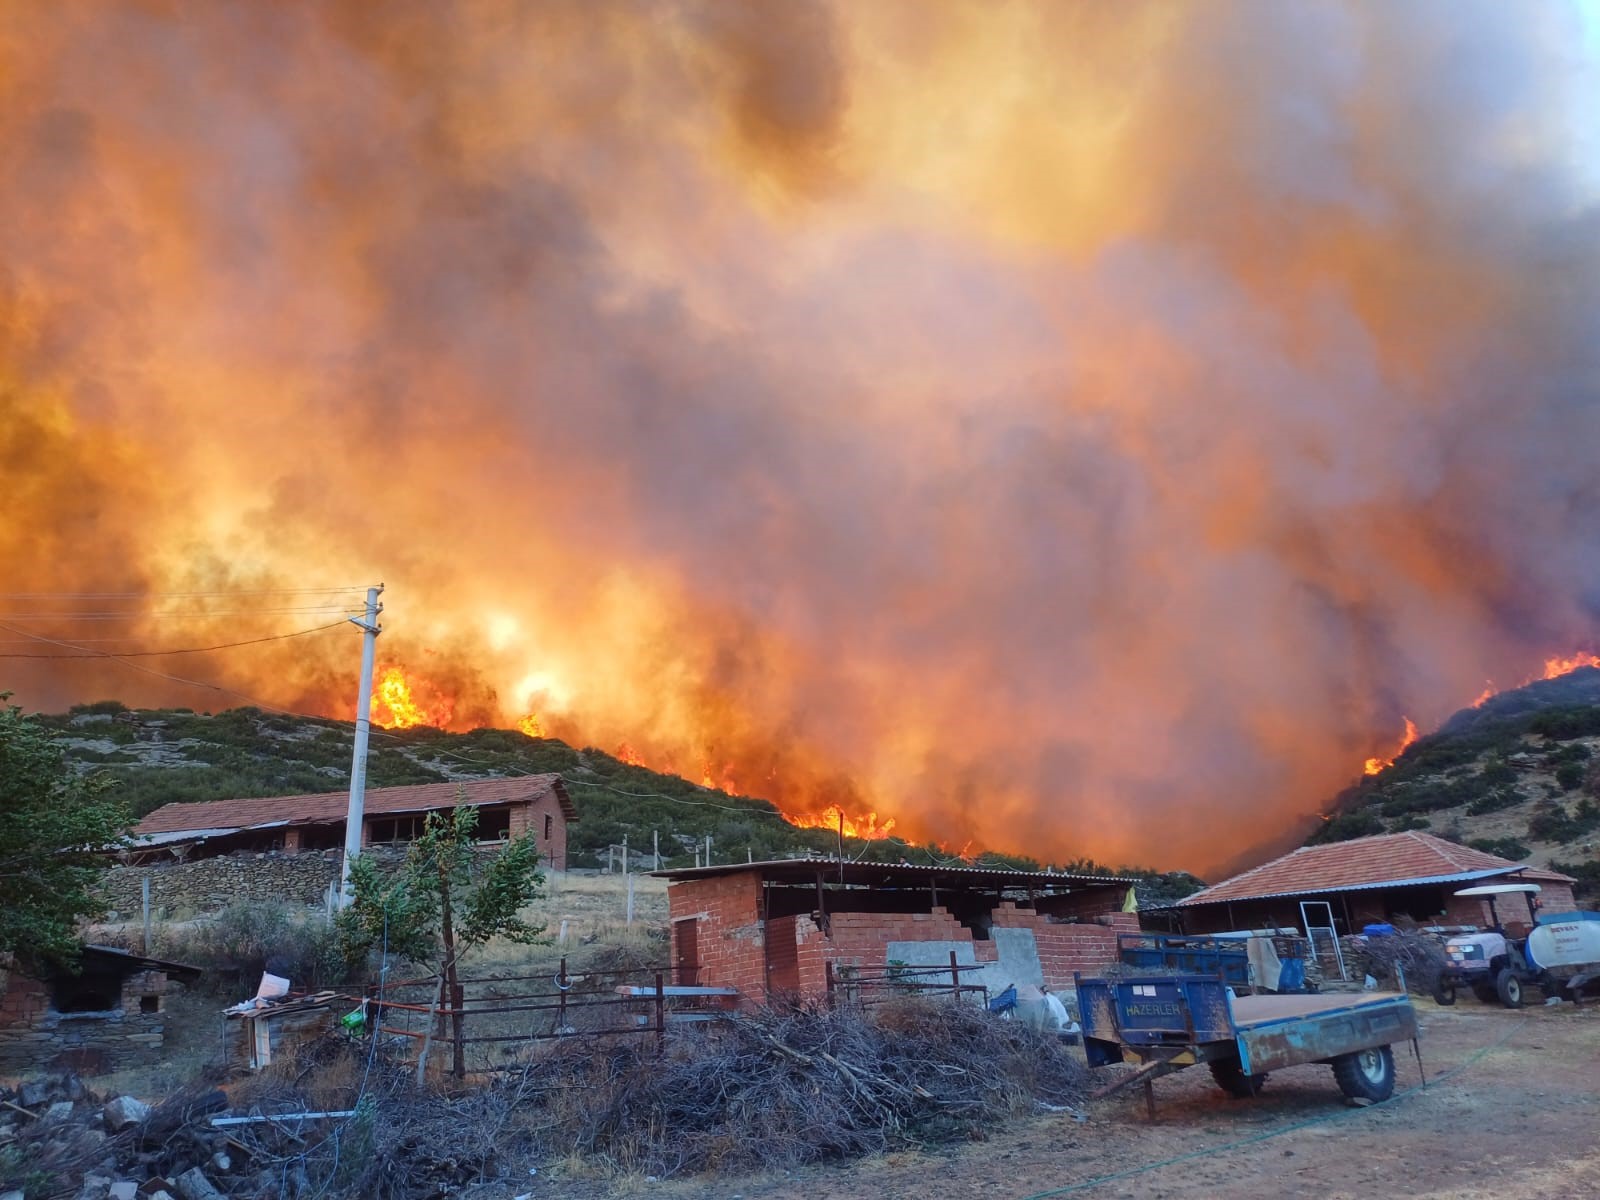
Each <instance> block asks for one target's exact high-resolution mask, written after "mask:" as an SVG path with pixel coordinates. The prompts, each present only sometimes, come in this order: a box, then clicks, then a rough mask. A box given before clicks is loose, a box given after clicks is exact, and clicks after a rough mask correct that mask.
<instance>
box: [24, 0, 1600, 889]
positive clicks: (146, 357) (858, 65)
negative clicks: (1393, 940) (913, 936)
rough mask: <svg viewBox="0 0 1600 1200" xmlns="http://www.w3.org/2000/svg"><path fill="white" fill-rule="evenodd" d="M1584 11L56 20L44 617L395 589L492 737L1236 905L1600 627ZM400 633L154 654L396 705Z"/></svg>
mask: <svg viewBox="0 0 1600 1200" xmlns="http://www.w3.org/2000/svg"><path fill="white" fill-rule="evenodd" d="M1584 33H1585V31H1584V28H1583V25H1582V20H1581V12H1580V10H1578V9H1577V8H1576V7H1574V8H1571V9H1568V8H1564V7H1562V6H1561V5H1558V4H1554V3H1552V4H1547V5H1518V6H1508V5H1503V4H1499V3H1492V2H1488V0H1485V2H1483V3H1467V2H1463V0H1436V2H1423V0H1408V2H1406V3H1396V4H1384V5H1367V4H1362V3H1355V2H1352V3H1349V4H1334V3H1327V4H1314V3H1296V2H1293V0H1259V2H1254V0H1236V2H1226V3H1221V2H1219V3H1213V4H1203V5H1202V4H1181V3H1173V4H1118V5H1105V4H1101V3H1092V2H1084V3H1067V2H1065V0H1062V2H1059V3H1057V2H1050V3H1045V2H1040V3H1037V4H1028V3H1009V4H995V3H991V2H989V0H972V2H971V3H957V2H951V3H937V4H934V3H927V2H925V0H903V2H900V3H895V2H892V0H876V2H874V3H870V4H857V3H848V2H846V0H837V2H836V3H832V4H826V3H816V4H810V3H802V2H798V0H797V2H793V3H788V2H786V3H776V2H774V3H770V4H746V3H741V2H739V0H725V2H718V0H677V2H675V3H671V2H669V3H646V2H642V0H641V2H640V3H637V4H627V3H615V4H594V3H591V2H589V0H570V2H567V3H559V2H553V0H541V2H537V3H535V2H533V0H474V2H465V0H464V2H445V0H412V2H409V3H402V2H396V3H387V4H383V5H375V4H370V3H367V2H366V0H345V2H342V3H340V2H334V0H328V2H322V3H317V2H312V0H295V2H292V0H280V2H275V3H270V4H268V3H263V4H254V5H251V4H180V3H176V2H169V0H142V2H140V0H128V2H125V3H121V4H99V3H88V2H82V3H74V2H62V3H56V4H10V5H6V6H4V8H3V9H0V168H3V172H4V178H5V180H6V186H5V188H4V189H3V191H0V469H3V478H4V482H5V519H4V523H3V524H0V565H3V567H4V575H5V579H6V581H7V584H6V587H5V588H4V589H3V590H4V591H5V592H7V593H10V594H13V595H14V594H16V593H61V592H73V593H99V592H117V593H121V592H161V593H171V592H180V591H200V590H227V589H240V588H263V587H269V586H276V587H306V586H312V585H317V586H321V585H324V584H340V585H347V584H364V583H366V582H369V581H375V580H378V579H382V580H383V581H384V582H385V583H386V584H387V585H388V587H389V592H388V594H387V596H386V598H385V599H386V602H387V603H388V611H387V612H386V614H385V620H386V624H387V626H388V632H386V633H385V634H384V638H383V641H382V643H381V652H382V655H383V657H384V659H385V661H386V662H389V663H394V664H398V665H401V666H403V667H404V668H405V670H406V671H407V673H408V674H409V675H411V676H412V677H414V678H415V679H417V680H418V682H419V686H426V687H427V688H429V689H432V690H433V691H434V692H436V693H438V694H441V695H448V696H449V697H450V698H451V701H452V710H451V711H452V716H451V720H452V721H453V722H454V723H455V724H457V725H458V726H461V727H467V726H470V725H472V724H475V723H481V722H494V723H509V722H511V721H514V720H515V719H516V718H517V717H519V716H521V715H523V714H525V713H527V712H530V711H537V712H538V713H539V714H540V716H541V719H542V721H543V722H544V724H545V726H546V728H548V729H549V730H550V731H551V732H553V733H557V734H561V735H563V736H566V737H569V738H570V739H572V740H575V741H577V742H579V743H583V742H588V743H592V744H596V745H600V746H602V747H605V748H608V749H609V748H611V747H613V746H615V745H616V744H618V743H621V742H624V741H626V742H627V743H628V744H629V745H630V746H631V747H632V748H633V749H634V750H636V751H638V752H639V753H640V754H641V755H642V756H643V757H644V758H645V760H646V761H648V762H650V763H651V764H652V765H658V766H669V765H670V766H673V767H675V768H676V769H678V770H679V771H681V772H682V773H684V774H687V775H690V776H691V777H697V776H698V775H699V774H700V773H702V772H705V773H707V774H709V775H711V776H712V778H714V779H715V780H717V781H718V782H728V783H730V784H731V785H732V786H734V787H735V788H737V789H739V790H743V791H748V792H750V793H752V794H757V795H765V796H769V797H772V798H774V799H776V800H778V801H780V803H783V804H785V805H787V806H790V807H795V808H802V807H814V806H818V805H821V804H824V803H827V802H830V801H843V802H845V803H846V804H847V805H850V806H853V807H875V808H877V809H879V810H880V811H881V812H889V813H893V814H894V815H895V816H897V817H898V818H899V820H900V828H901V830H902V831H904V832H907V833H910V834H913V835H917V836H921V837H930V838H935V839H938V840H939V841H941V842H943V843H945V844H947V845H950V846H952V847H960V846H962V845H964V844H967V843H969V842H971V843H974V844H976V845H989V846H994V847H997V848H1004V849H1012V850H1026V851H1030V852H1033V853H1035V854H1038V855H1041V856H1058V857H1067V856H1071V855H1074V854H1078V853H1089V854H1093V855H1095V856H1096V857H1099V858H1101V859H1104V860H1112V861H1119V860H1120V861H1127V860H1137V859H1142V860H1146V861H1149V860H1156V859H1159V860H1160V861H1161V862H1162V863H1163V864H1166V865H1183V866H1190V867H1196V868H1202V869H1204V868H1207V867H1211V866H1214V865H1215V864H1217V863H1218V862H1219V861H1221V860H1224V859H1226V858H1227V857H1229V856H1231V855H1232V854H1234V853H1235V852H1237V851H1238V850H1239V849H1240V848H1241V847H1242V846H1244V845H1246V844H1249V843H1251V842H1254V841H1258V840H1260V839H1262V838H1264V837H1267V836H1269V835H1272V834H1275V833H1283V832H1285V831H1287V830H1288V829H1290V828H1291V827H1292V826H1293V825H1294V824H1295V823H1296V822H1297V821H1300V820H1303V819H1304V818H1305V816H1306V814H1308V813H1310V812H1311V811H1313V810H1314V808H1315V807H1316V805H1317V803H1318V802H1319V801H1320V800H1322V799H1323V798H1324V797H1326V796H1327V795H1329V794H1330V793H1332V792H1333V791H1335V790H1337V788H1338V787H1339V786H1341V785H1342V784H1343V783H1345V782H1347V781H1348V779H1349V778H1350V777H1351V776H1352V775H1354V774H1355V773H1357V772H1358V771H1359V769H1360V764H1361V761H1362V759H1363V758H1364V757H1365V756H1366V755H1368V754H1370V753H1373V752H1374V751H1382V750H1386V749H1387V748H1390V747H1392V745H1393V744H1394V742H1395V741H1396V740H1397V739H1398V737H1399V735H1400V732H1401V728H1402V725H1401V718H1402V715H1403V714H1404V715H1410V716H1412V717H1414V718H1416V719H1417V720H1418V721H1419V722H1421V723H1422V725H1423V727H1424V728H1428V727H1429V725H1430V724H1432V723H1433V722H1436V721H1437V720H1438V719H1439V718H1440V717H1442V716H1443V715H1444V714H1446V713H1448V712H1449V711H1451V710H1453V709H1454V708H1456V707H1458V706H1460V705H1461V704H1464V703H1467V702H1470V700H1471V698H1472V697H1473V696H1474V695H1476V694H1477V693H1478V692H1479V691H1480V690H1481V689H1482V688H1483V686H1484V682H1485V680H1487V679H1493V680H1496V681H1498V682H1499V683H1500V684H1501V685H1509V684H1512V683H1516V682H1519V681H1520V680H1521V679H1523V678H1525V677H1526V676H1527V675H1528V674H1530V673H1532V672H1534V671H1536V670H1537V667H1538V663H1539V662H1540V661H1541V660H1542V658H1543V656H1544V655H1546V654H1548V653H1553V652H1557V651H1570V650H1571V649H1573V648H1575V647H1580V646H1586V645H1592V635H1593V632H1594V625H1595V618H1596V614H1597V609H1600V554H1597V542H1600V532H1597V531H1600V474H1597V472H1596V471H1595V453H1596V448H1597V447H1600V405H1597V404H1596V399H1597V397H1596V387H1597V381H1600V295H1597V293H1600V252H1597V247H1600V215H1597V214H1600V209H1597V208H1596V204H1595V196H1596V188H1595V182H1596V177H1597V173H1596V165H1597V164H1596V160H1595V158H1594V157H1593V155H1594V145H1593V143H1585V142H1584V141H1583V138H1584V137H1585V136H1587V134H1588V133H1592V130H1590V131H1586V130H1585V129H1584V128H1583V127H1582V126H1581V124H1580V122H1582V121H1584V120H1588V119H1591V118H1592V114H1591V113H1590V112H1589V109H1588V108H1587V107H1586V106H1585V104H1584V97H1585V96H1588V95H1592V90H1589V89H1592V87H1593V83H1594V76H1593V73H1592V64H1591V63H1590V62H1588V61H1587V60H1586V59H1585V57H1584V53H1583V50H1582V47H1583V46H1584V44H1585V43H1584V40H1583V39H1584ZM1591 44H1592V43H1591ZM1586 145H1587V149H1585V146H1586ZM1586 155H1588V156H1589V157H1585V156H1586ZM48 603H49V602H42V601H23V600H18V599H9V600H7V601H5V602H4V603H3V604H0V612H3V613H4V614H5V616H4V617H0V619H4V620H8V622H9V623H10V624H11V625H13V626H16V625H17V624H18V623H17V621H16V620H15V619H14V618H15V617H16V616H17V615H18V614H19V613H23V612H28V613H32V614H38V613H44V612H50V611H52V610H51V609H50V608H49V607H48ZM55 603H57V604H66V603H67V602H66V601H56V602H55ZM72 603H73V604H74V605H76V607H75V608H71V609H70V611H88V609H87V608H85V607H84V606H85V605H90V606H92V605H96V604H99V605H101V608H102V609H103V608H104V606H105V604H107V603H109V602H108V601H103V600H101V601H97V600H81V601H74V602H72ZM186 603H187V604H189V605H191V607H190V608H185V607H183V606H184V604H186ZM207 603H212V602H207V601H205V600H203V599H201V600H193V601H184V600H183V599H181V598H174V597H166V598H163V599H160V600H158V601H156V602H154V605H153V607H154V608H156V609H158V610H161V611H165V612H187V611H195V609H194V608H193V607H192V606H194V605H199V606H201V607H202V608H203V607H204V606H205V604H207ZM29 605H31V606H32V607H31V608H30V607H28V606H29ZM212 606H213V607H215V604H214V603H212ZM55 611H62V610H61V609H57V610H55ZM321 620H322V618H315V619H312V618H305V617H301V616H298V615H296V614H282V613H279V614H266V615H258V614H238V613H231V614H229V615H227V616H219V617H216V618H214V619H199V618H194V617H173V616H160V617H157V616H149V617H148V618H147V619H146V620H144V621H142V622H132V623H128V622H124V623H121V624H117V623H114V622H101V623H100V624H99V625H98V626H91V625H90V624H88V623H86V622H83V621H73V620H65V619H63V620H59V621H54V622H52V621H47V620H41V619H38V618H37V617H36V616H35V617H34V618H32V619H30V620H29V621H28V622H25V623H23V624H22V625H21V626H20V627H21V628H24V629H26V630H27V631H28V632H31V633H37V634H47V635H49V636H51V637H55V638H57V639H58V640H81V639H83V638H87V637H104V638H111V637H119V638H124V639H128V640H126V641H122V642H100V643H96V644H97V645H100V646H109V647H112V648H127V647H131V646H140V647H144V648H151V647H162V646H182V645H196V644H207V643H209V642H217V641H231V640H243V639H247V638H251V637H255V636H264V635H266V634H270V633H277V632H286V631H293V630H294V629H296V628H300V627H304V626H306V625H310V624H316V623H320V622H321ZM0 637H3V638H5V639H6V643H7V644H6V646H5V647H4V649H5V650H7V651H12V652H24V651H27V650H29V649H30V648H31V647H30V646H29V645H28V644H27V643H26V640H25V639H22V638H19V637H18V635H17V634H15V633H14V632H6V633H3V634H0ZM355 643H356V637H355V634H354V633H353V631H350V630H348V629H347V630H346V631H345V633H343V634H340V633H335V632H332V631H329V632H327V633H323V634H318V635H314V636H310V637H307V638H303V639H292V640H288V641H284V642H279V643H265V644H260V645H256V646H250V647H240V648H237V649H235V650H231V651H227V652H218V653H216V654H211V655H196V656H190V657H188V658H185V659H151V660H141V661H143V662H146V663H147V664H148V665H150V666H152V667H153V668H156V669H159V670H161V671H164V672H167V673H175V674H179V675H182V676H184V677H191V678H203V679H206V680H209V681H212V682H216V683H218V684H221V685H223V686H226V687H227V688H230V689H233V690H234V691H235V692H243V693H245V694H247V695H250V696H254V697H259V698H262V699H264V700H267V701H269V702H271V703H274V704H279V705H283V706H286V707H291V708H297V709H311V710H316V711H320V712H326V713H330V714H334V715H341V716H347V715H349V713H350V711H351V705H352V697H353V694H354V675H355V667H356V660H357V650H356V644H355ZM47 649H50V648H47ZM0 674H3V675H4V677H5V678H4V679H0V687H3V686H6V685H7V682H8V681H9V685H10V686H12V687H14V688H15V689H16V690H17V691H18V695H19V699H21V700H22V701H24V702H25V703H28V704H30V705H34V706H40V707H49V706H53V705H59V704H62V703H65V702H68V701H75V700H84V699H92V698H96V697H98V696H103V695H118V696H121V697H122V698H124V699H127V700H129V701H140V702H152V701H160V702H165V703H179V704H189V705H191V706H193V707H196V708H215V707H221V706H224V705H226V704H229V703H234V702H237V701H236V700H235V699H234V698H233V697H232V696H230V695H226V694H214V693H207V692H205V691H203V690H200V689H196V688H193V687H190V686H188V685H184V684H179V683H175V682H172V681H169V680H163V679H160V678H157V677H155V676H152V675H149V674H140V673H135V672H132V671H130V670H129V669H127V668H126V667H124V666H122V665H120V664H117V663H110V662H106V661H105V660H94V659H73V660H62V661H57V662H52V663H41V662H39V661H37V660H31V659H7V660H5V661H4V662H3V663H0Z"/></svg>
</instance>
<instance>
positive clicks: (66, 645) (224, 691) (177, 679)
mask: <svg viewBox="0 0 1600 1200" xmlns="http://www.w3.org/2000/svg"><path fill="white" fill-rule="evenodd" d="M340 623H341V624H342V623H343V622H340ZM0 629H4V630H7V631H8V632H11V633H16V634H21V635H22V636H23V637H25V638H29V639H31V640H32V641H35V642H44V643H45V644H47V645H51V646H60V647H62V648H63V649H65V650H84V649H87V647H84V646H81V645H77V644H75V643H73V642H63V641H61V640H60V639H58V638H49V637H45V636H43V635H42V634H33V633H29V632H28V631H27V630H26V629H18V628H17V627H16V626H15V625H8V624H6V623H5V622H4V621H0ZM63 657H65V656H63ZM89 657H93V658H105V659H109V660H110V661H112V662H119V663H121V664H122V665H123V666H125V667H127V668H128V669H129V670H130V671H138V672H139V673H140V674H141V675H150V676H153V677H154V678H156V679H165V680H167V681H168V682H169V683H182V684H187V685H188V686H190V687H197V688H204V689H205V690H206V691H209V692H217V693H219V694H221V695H224V696H233V697H235V698H236V699H239V700H243V701H244V702H245V703H246V704H249V705H252V706H254V707H255V708H263V709H266V710H267V711H268V712H275V713H281V714H282V715H283V716H286V717H304V718H306V719H308V720H313V721H325V720H328V719H329V718H327V717H313V716H311V714H310V713H299V712H295V711H294V710H293V709H288V708H279V707H278V706H277V705H276V704H268V703H267V702H266V701H265V700H258V699H256V697H254V696H251V695H248V694H246V693H244V692H239V691H235V690H234V689H233V688H226V687H223V686H222V685H221V684H217V683H205V682H203V681H202V680H199V679H188V678H185V677H184V676H182V675H173V674H170V673H169V672H167V671H157V670H155V669H154V668H152V667H145V666H140V665H139V664H138V663H136V662H129V661H128V657H129V656H128V655H124V654H115V653H113V652H111V651H109V650H95V651H91V652H90V654H89Z"/></svg>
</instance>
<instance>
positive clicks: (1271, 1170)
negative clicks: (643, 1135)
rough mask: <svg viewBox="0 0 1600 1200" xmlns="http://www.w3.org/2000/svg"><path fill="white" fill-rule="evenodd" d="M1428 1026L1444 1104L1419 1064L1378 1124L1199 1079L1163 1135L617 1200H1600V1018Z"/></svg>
mask: <svg viewBox="0 0 1600 1200" xmlns="http://www.w3.org/2000/svg"><path fill="white" fill-rule="evenodd" d="M1418 1015H1419V1017H1420V1019H1421V1023H1422V1054H1423V1066H1424V1067H1425V1068H1426V1071H1427V1075H1428V1079H1429V1083H1428V1086H1427V1087H1426V1088H1425V1089H1420V1088H1418V1084H1419V1082H1420V1080H1419V1076H1418V1072H1417V1064H1416V1062H1415V1060H1414V1059H1413V1058H1412V1057H1411V1056H1410V1052H1409V1049H1408V1050H1407V1053H1406V1056H1405V1058H1404V1059H1403V1060H1402V1061H1400V1062H1399V1063H1398V1067H1399V1082H1398V1085H1397V1088H1396V1094H1397V1097H1398V1098H1397V1099H1395V1100H1393V1101H1391V1102H1389V1103H1387V1104H1384V1105H1380V1106H1376V1107H1372V1108H1352V1107H1348V1106H1346V1105H1345V1104H1344V1103H1343V1101H1342V1099H1341V1097H1340V1095H1339V1092H1338V1090H1337V1089H1336V1088H1335V1086H1334V1082H1333V1075H1332V1072H1331V1071H1330V1070H1329V1069H1328V1068H1327V1067H1324V1066H1305V1067H1296V1068H1294V1069H1292V1070H1289V1071H1283V1072H1279V1073H1276V1074H1274V1075H1273V1076H1272V1078H1271V1080H1270V1081H1269V1082H1268V1084H1267V1086H1266V1089H1265V1091H1264V1092H1263V1093H1262V1095H1261V1096H1259V1097H1257V1098H1256V1099H1254V1100H1230V1099H1228V1098H1227V1097H1225V1096H1224V1095H1223V1094H1222V1093H1221V1092H1220V1091H1219V1090H1218V1089H1217V1088H1216V1086H1215V1085H1214V1084H1213V1083H1212V1081H1211V1077H1210V1075H1209V1073H1208V1072H1206V1071H1205V1069H1204V1068H1200V1069H1196V1070H1190V1071H1184V1072H1180V1073H1179V1074H1176V1075H1172V1076H1169V1077H1168V1078H1165V1079H1162V1080H1159V1081H1157V1083H1156V1085H1155V1086H1156V1101H1157V1113H1156V1120H1155V1122H1154V1124H1152V1123H1151V1122H1150V1121H1149V1120H1147V1118H1146V1116H1145V1112H1144V1103H1143V1099H1142V1096H1141V1095H1140V1094H1138V1093H1137V1091H1135V1094H1133V1095H1123V1096H1114V1097H1112V1098H1109V1099H1107V1100H1105V1101H1102V1102H1100V1103H1098V1104H1096V1105H1094V1106H1092V1107H1091V1109H1090V1114H1089V1119H1088V1121H1087V1122H1085V1123H1079V1122H1077V1121H1075V1120H1073V1119H1072V1118H1071V1117H1069V1116H1057V1115H1042V1116H1040V1117H1038V1118H1036V1119H1034V1120H1032V1121H1029V1122H1023V1123H1020V1124H1018V1125H1016V1126H1014V1127H1011V1128H1006V1129H1000V1130H996V1131H995V1134H994V1135H993V1137H992V1138H991V1139H990V1140H989V1141H987V1142H983V1143H978V1144H970V1143H969V1144H964V1145H961V1146H952V1147H950V1148H949V1149H948V1151H947V1152H936V1153H926V1152H924V1153H911V1154H898V1155H890V1156H887V1157H885V1158H882V1159H878V1160H873V1161H869V1162H865V1163H857V1164H853V1165H850V1166H845V1167H823V1168H813V1169H808V1170H805V1171H798V1172H794V1173H792V1174H790V1175H788V1176H785V1177H783V1178H779V1179H765V1180H754V1179H751V1180H728V1181H720V1180H717V1181H712V1180H695V1181H684V1182H681V1183H680V1182H671V1183H659V1184H657V1183H651V1182H644V1181H639V1180H633V1181H629V1182H628V1183H626V1184H624V1185H623V1186H622V1187H621V1188H620V1189H619V1190H621V1191H623V1192H628V1193H632V1194H634V1195H657V1196H661V1197H664V1198H665V1197H672V1198H673V1200H678V1198H686V1197H707V1198H722V1200H735V1198H736V1197H737V1198H740V1200H856V1198H858V1197H881V1198H882V1200H929V1198H931V1197H939V1198H940V1200H958V1198H961V1197H971V1198H973V1200H979V1198H981V1200H1030V1198H1035V1197H1037V1198H1040V1200H1042V1198H1043V1197H1045V1196H1056V1195H1059V1196H1079V1195H1089V1196H1094V1197H1097V1198H1110V1197H1139V1198H1145V1197H1150V1198H1160V1200H1202V1198H1206V1200H1209V1198H1211V1197H1216V1196H1223V1195H1226V1196H1228V1197H1230V1200H1254V1198H1259V1200H1268V1198H1276V1197H1285V1196H1287V1197H1298V1196H1306V1197H1312V1196H1315V1197H1318V1198H1319V1200H1370V1198H1371V1197H1374V1196H1405V1197H1414V1198H1419V1200H1420V1198H1438V1200H1443V1198H1445V1197H1450V1198H1461V1200H1476V1198H1482V1200H1502V1198H1504V1197H1508V1196H1514V1197H1516V1198H1517V1200H1544V1198H1546V1197H1548V1198H1550V1200H1558V1198H1559V1200H1569V1198H1570V1197H1574V1196H1594V1195H1600V1145H1597V1137H1596V1135H1597V1134H1600V1007H1597V1006H1590V1007H1588V1008H1582V1009H1580V1008H1576V1007H1574V1006H1572V1005H1570V1004H1564V1005H1562V1006H1560V1007H1559V1008H1530V1009H1524V1010H1521V1011H1516V1012H1513V1011H1508V1010H1506V1009H1501V1008H1489V1007H1485V1006H1483V1005H1479V1004H1476V1003H1473V1002H1471V1001H1463V1002H1462V1003H1461V1004H1460V1005H1458V1006H1457V1007H1456V1008H1453V1009H1441V1008H1437V1007H1435V1006H1434V1005H1433V1004H1431V1003H1430V1002H1428V1001H1426V1000H1424V1001H1421V1002H1419V1005H1418ZM1411 1089H1416V1090H1411ZM574 1182H575V1181H571V1180H565V1181H563V1180H560V1179H544V1180H538V1181H530V1183H532V1185H533V1186H532V1195H533V1196H534V1197H536V1198H539V1197H544V1196H551V1197H554V1196H563V1197H565V1196H573V1195H578V1194H585V1195H587V1194H588V1193H587V1191H585V1190H584V1189H583V1188H582V1186H581V1185H580V1186H579V1188H578V1189H577V1190H573V1183H574ZM614 1190H616V1189H614ZM594 1194H595V1195H600V1194H602V1193H600V1192H599V1191H596V1192H595V1193H594Z"/></svg>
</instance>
